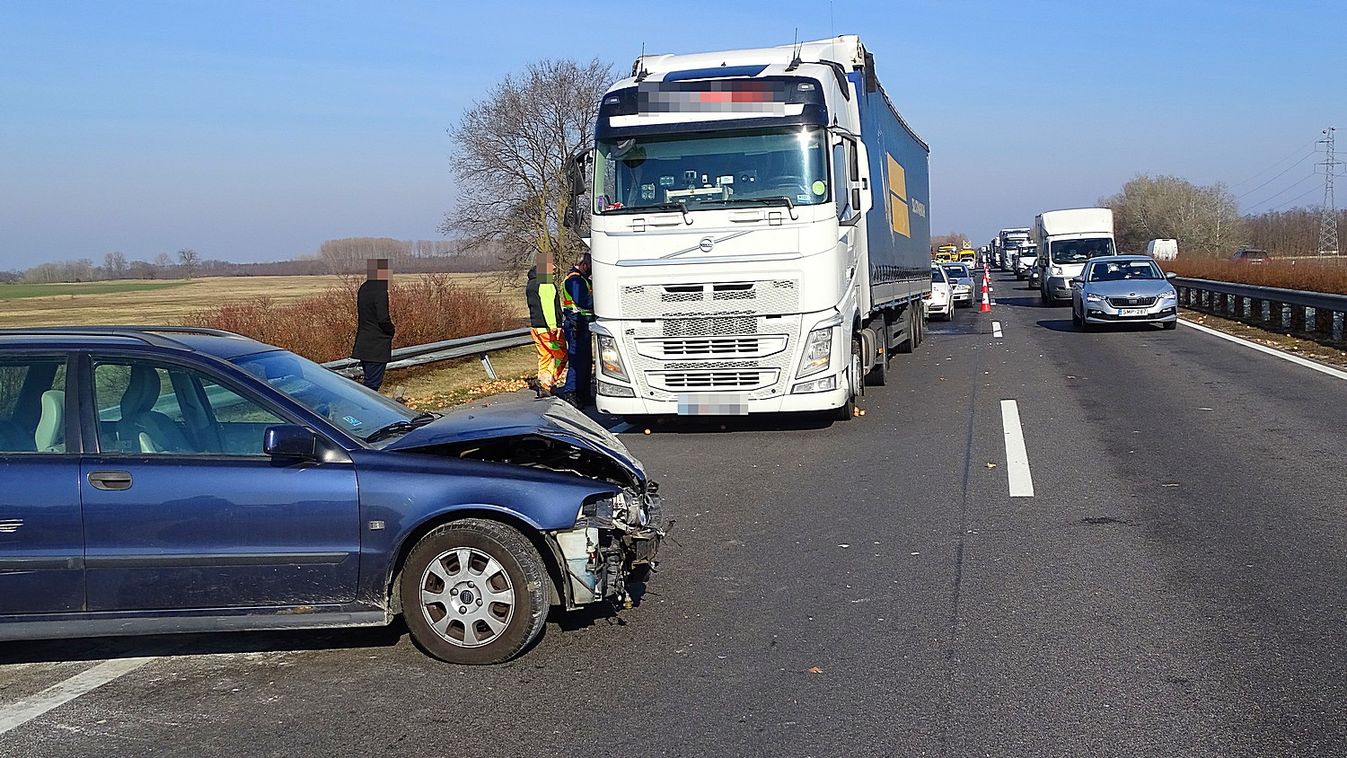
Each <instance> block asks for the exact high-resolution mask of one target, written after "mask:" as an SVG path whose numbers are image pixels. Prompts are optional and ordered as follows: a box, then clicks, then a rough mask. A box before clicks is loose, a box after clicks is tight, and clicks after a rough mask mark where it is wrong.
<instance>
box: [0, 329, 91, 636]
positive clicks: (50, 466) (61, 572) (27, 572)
mask: <svg viewBox="0 0 1347 758" xmlns="http://www.w3.org/2000/svg"><path fill="white" fill-rule="evenodd" d="M68 365H69V356H68V355H67V354H66V353H64V352H42V353H32V354H25V353H22V352H19V351H9V352H0V619H4V618H5V617H7V616H17V615H31V614H53V613H70V612H74V611H81V610H83V609H84V566H83V560H84V531H83V527H82V524H81V521H80V492H79V456H78V455H77V453H78V444H77V441H78V433H77V431H76V433H75V434H70V430H71V429H72V428H76V429H77V427H72V426H71V423H70V421H71V416H70V414H69V413H68V411H69V408H70V407H73V403H74V396H73V393H71V392H69V391H68V390H69V387H70V385H69V384H68V383H67V378H68V377H69V375H70V374H69V371H68V370H67V367H68ZM67 441H72V442H74V444H67Z"/></svg>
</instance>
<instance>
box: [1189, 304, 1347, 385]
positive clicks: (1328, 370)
mask: <svg viewBox="0 0 1347 758" xmlns="http://www.w3.org/2000/svg"><path fill="white" fill-rule="evenodd" d="M1179 323H1180V324H1183V325H1184V326H1187V327H1190V328H1193V329H1196V330H1198V331H1199V332H1203V333H1204V334H1210V335H1211V336H1213V337H1220V338H1221V339H1223V340H1226V341H1227V342H1233V343H1235V344H1236V345H1243V346H1245V347H1250V348H1253V349H1254V350H1257V351H1258V352H1260V353H1267V354H1268V355H1275V356H1277V357H1278V358H1281V359H1282V360H1287V361H1290V362H1292V363H1295V364H1299V365H1301V366H1304V367H1305V368H1308V369H1314V370H1315V371H1318V372H1319V373H1321V374H1328V375H1329V376H1332V377H1336V378H1338V379H1347V371H1342V370H1341V369H1336V368H1333V367H1332V366H1325V365H1324V364H1322V363H1318V362H1316V361H1312V360H1309V359H1308V358H1301V357H1300V356H1298V355H1292V354H1290V353H1287V352H1283V351H1281V350H1278V349H1276V348H1272V347H1268V346H1267V345H1260V344H1258V343H1257V342H1250V341H1249V340H1246V339H1244V338H1243V337H1236V336H1235V335H1233V334H1226V333H1225V332H1222V331H1219V330H1217V329H1212V328H1211V327H1209V326H1203V325H1201V324H1195V323H1193V322H1192V321H1188V320H1187V319H1182V318H1181V319H1179Z"/></svg>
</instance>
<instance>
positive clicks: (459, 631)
mask: <svg viewBox="0 0 1347 758" xmlns="http://www.w3.org/2000/svg"><path fill="white" fill-rule="evenodd" d="M465 560H466V563H465V562H464V561H465ZM492 562H494V563H495V566H494V567H493V566H492ZM455 566H456V567H457V568H456V569H455V568H453V567H455ZM401 573H402V578H401V581H400V582H399V587H398V592H399V597H400V599H401V601H402V612H403V618H404V619H405V621H406V623H407V629H408V630H409V631H411V634H412V639H413V640H414V641H415V642H416V644H417V645H419V646H420V647H421V648H422V649H423V650H425V651H426V652H427V653H429V654H430V655H432V656H434V657H436V658H439V659H440V660H442V661H448V662H449V663H462V664H469V665H485V664H492V663H502V662H504V661H508V660H510V659H511V658H513V657H515V656H516V655H519V653H520V652H522V651H523V650H524V649H525V648H527V647H528V646H529V645H530V644H531V643H532V642H533V641H534V640H535V639H537V638H538V635H539V634H541V633H542V631H543V626H544V625H545V624H546V622H547V611H548V602H547V586H548V582H549V581H551V580H550V579H549V578H548V575H547V566H546V565H545V564H544V563H543V560H542V557H541V556H539V555H538V551H537V550H536V549H535V548H534V547H533V544H532V543H531V542H529V541H528V539H527V538H526V537H524V535H523V534H521V533H520V532H519V531H518V530H517V529H514V528H512V527H510V526H507V525H505V524H502V523H500V522H497V521H489V520H485V519H461V520H459V521H453V522H450V523H448V524H445V525H443V526H440V527H436V528H435V529H433V530H431V531H430V532H429V533H428V534H426V535H425V536H424V537H422V538H421V539H420V540H419V541H417V543H416V546H415V547H413V548H412V550H411V552H410V553H409V554H408V555H407V560H406V561H405V562H404V563H403V566H402V572H401ZM493 593H496V596H497V597H499V600H498V601H493V600H492V599H491V597H492V594H493ZM464 594H467V595H469V596H470V597H469V601H470V602H468V603H466V604H465V605H460V606H458V607H457V608H455V607H454V604H455V603H456V602H458V601H457V600H454V599H453V598H457V597H462V596H463V595H464ZM440 595H443V597H444V600H445V601H448V602H436V601H434V600H432V599H431V598H432V597H436V596H440ZM483 601H487V602H485V603H484V602H483ZM473 608H475V609H476V610H475V611H474V610H472V609H473ZM488 618H489V619H493V620H494V621H495V622H496V623H498V624H500V625H501V626H499V627H496V626H494V625H493V624H491V623H490V622H489V621H488Z"/></svg>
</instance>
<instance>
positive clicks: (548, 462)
mask: <svg viewBox="0 0 1347 758" xmlns="http://www.w3.org/2000/svg"><path fill="white" fill-rule="evenodd" d="M426 452H435V453H440V454H443V455H450V456H453V457H455V458H465V459H468V460H477V461H493V462H496V463H509V464H512V465H516V466H527V467H530V468H540V469H546V470H548V471H557V472H561V473H563V474H575V475H576V476H583V477H589V478H593V479H601V480H603V481H606V482H610V483H612V484H616V485H618V486H620V487H634V486H638V485H639V483H638V482H637V481H635V478H634V476H633V475H632V473H631V472H629V471H627V470H626V469H624V468H623V467H622V466H621V465H619V464H618V463H617V462H616V461H614V460H612V459H611V458H608V457H606V456H603V455H599V454H597V453H593V452H590V451H588V450H583V449H581V448H578V447H575V446H573V445H568V444H566V443H564V442H559V441H557V440H553V439H548V438H546V437H538V436H532V435H529V436H524V437H502V438H498V439H489V440H474V441H472V442H465V443H462V444H457V445H443V446H440V447H438V448H434V449H432V450H427V451H426Z"/></svg>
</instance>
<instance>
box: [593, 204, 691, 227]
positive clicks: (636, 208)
mask: <svg viewBox="0 0 1347 758" xmlns="http://www.w3.org/2000/svg"><path fill="white" fill-rule="evenodd" d="M668 211H680V212H682V214H683V223H685V224H689V225H690V224H691V223H692V217H691V216H690V215H689V214H688V206H687V204H686V203H656V204H654V205H624V206H622V207H621V208H613V209H611V210H606V211H604V212H603V215H605V216H608V215H614V216H615V215H617V214H620V213H666V212H668Z"/></svg>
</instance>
